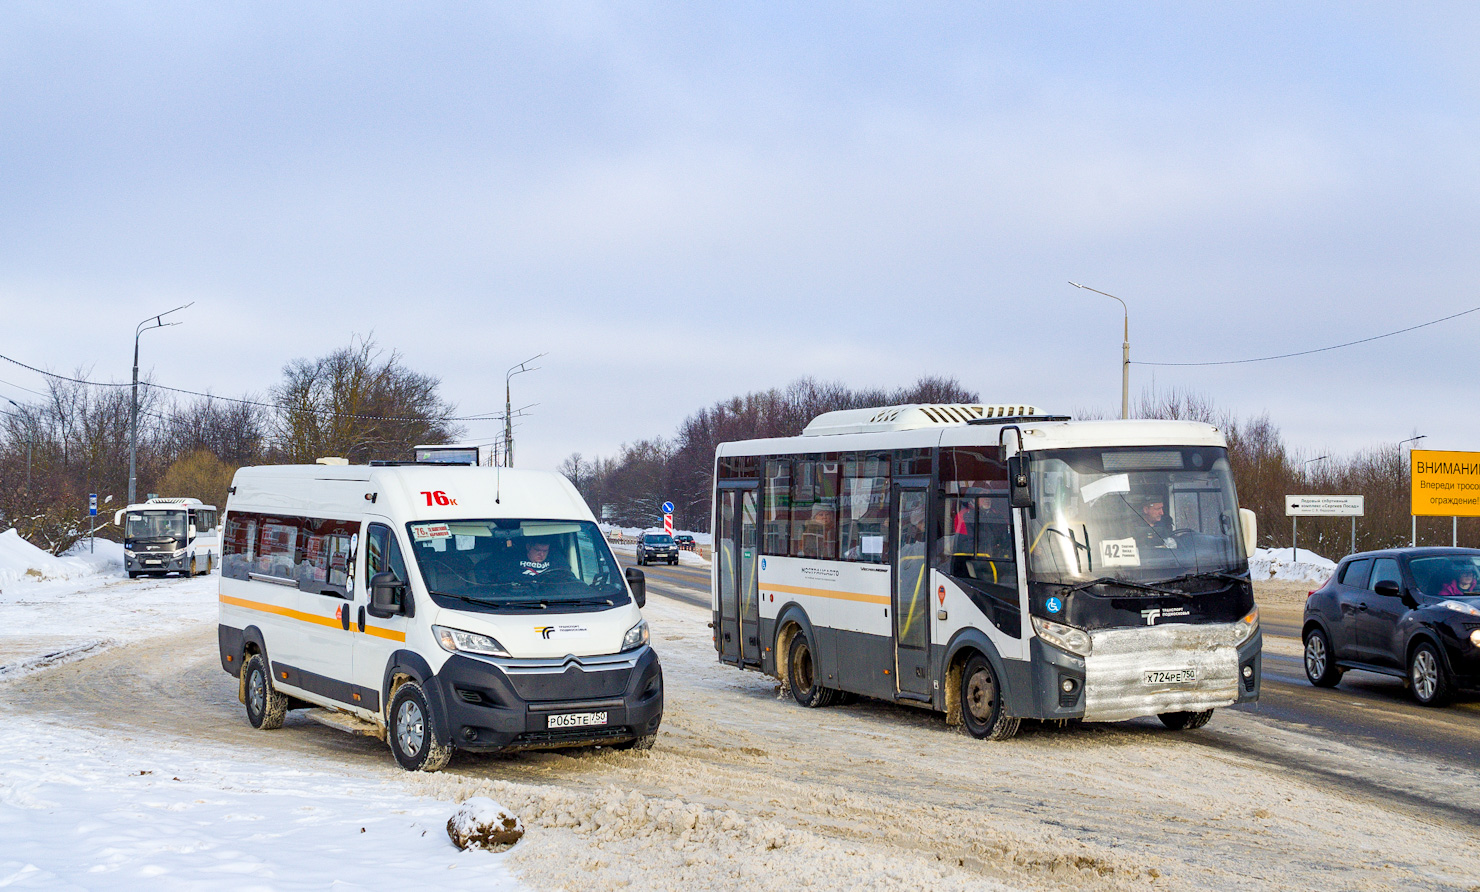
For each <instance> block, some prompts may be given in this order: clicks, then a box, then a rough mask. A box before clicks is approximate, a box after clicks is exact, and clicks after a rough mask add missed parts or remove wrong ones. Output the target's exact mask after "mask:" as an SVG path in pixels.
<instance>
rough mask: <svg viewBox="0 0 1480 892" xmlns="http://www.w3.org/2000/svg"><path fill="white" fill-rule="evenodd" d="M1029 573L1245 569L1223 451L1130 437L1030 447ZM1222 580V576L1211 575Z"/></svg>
mask: <svg viewBox="0 0 1480 892" xmlns="http://www.w3.org/2000/svg"><path fill="white" fill-rule="evenodd" d="M1028 467H1029V468H1030V469H1031V470H1030V473H1031V485H1032V489H1033V495H1034V502H1035V504H1034V509H1033V511H1032V519H1031V520H1030V522H1029V524H1028V531H1027V532H1028V536H1027V548H1028V572H1029V575H1030V577H1032V578H1033V579H1034V580H1036V581H1041V582H1050V583H1064V584H1071V585H1072V584H1079V583H1084V582H1089V581H1091V580H1095V579H1104V578H1110V579H1114V580H1124V581H1130V582H1137V583H1141V584H1154V583H1157V582H1167V581H1170V580H1174V579H1177V580H1181V579H1184V578H1186V577H1194V576H1199V575H1204V574H1206V575H1208V576H1209V577H1212V579H1210V582H1211V581H1215V580H1216V579H1217V577H1218V576H1219V575H1220V574H1227V575H1242V574H1244V573H1247V571H1248V557H1247V555H1245V554H1244V546H1243V537H1242V534H1241V532H1240V526H1239V519H1238V502H1237V499H1236V497H1235V495H1234V489H1233V477H1232V475H1231V474H1230V472H1229V468H1228V456H1227V451H1226V450H1225V449H1223V448H1220V447H1188V446H1136V447H1099V448H1083V449H1059V450H1053V451H1045V452H1039V453H1034V454H1031V455H1030V456H1029V463H1028ZM1217 584H1218V585H1220V586H1221V585H1225V584H1226V583H1217Z"/></svg>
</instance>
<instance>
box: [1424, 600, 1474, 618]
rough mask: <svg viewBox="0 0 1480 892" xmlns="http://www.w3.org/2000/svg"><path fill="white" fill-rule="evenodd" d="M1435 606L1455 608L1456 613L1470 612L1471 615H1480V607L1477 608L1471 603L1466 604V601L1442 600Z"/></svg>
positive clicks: (1448, 608)
mask: <svg viewBox="0 0 1480 892" xmlns="http://www.w3.org/2000/svg"><path fill="white" fill-rule="evenodd" d="M1434 606H1436V607H1443V608H1444V609H1446V610H1453V611H1455V612H1456V613H1468V614H1469V615H1470V616H1480V608H1476V607H1475V606H1474V605H1471V604H1466V603H1465V602H1464V601H1440V602H1439V603H1438V604H1436V605H1434Z"/></svg>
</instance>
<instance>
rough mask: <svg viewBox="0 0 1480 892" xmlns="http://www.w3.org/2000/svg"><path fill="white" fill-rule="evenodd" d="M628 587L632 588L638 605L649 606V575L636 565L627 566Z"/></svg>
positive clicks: (633, 596) (633, 598)
mask: <svg viewBox="0 0 1480 892" xmlns="http://www.w3.org/2000/svg"><path fill="white" fill-rule="evenodd" d="M627 587H628V588H630V589H632V600H634V601H636V602H637V606H638V607H646V606H647V575H646V574H644V573H643V572H642V571H641V570H639V569H637V568H636V567H628V568H627Z"/></svg>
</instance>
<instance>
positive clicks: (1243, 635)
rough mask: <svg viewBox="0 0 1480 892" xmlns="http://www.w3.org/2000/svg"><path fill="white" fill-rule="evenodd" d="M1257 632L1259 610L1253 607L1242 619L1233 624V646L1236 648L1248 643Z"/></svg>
mask: <svg viewBox="0 0 1480 892" xmlns="http://www.w3.org/2000/svg"><path fill="white" fill-rule="evenodd" d="M1257 631H1259V608H1258V607H1255V608H1254V609H1253V610H1250V611H1249V612H1248V613H1246V614H1245V615H1244V618H1243V619H1241V620H1239V621H1238V622H1236V623H1234V624H1233V641H1232V644H1233V646H1234V647H1238V646H1239V645H1241V644H1243V643H1244V642H1245V641H1248V640H1249V639H1250V638H1252V637H1254V633H1255V632H1257Z"/></svg>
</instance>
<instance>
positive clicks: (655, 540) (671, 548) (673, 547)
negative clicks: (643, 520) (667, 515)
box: [637, 533, 678, 565]
mask: <svg viewBox="0 0 1480 892" xmlns="http://www.w3.org/2000/svg"><path fill="white" fill-rule="evenodd" d="M653 561H667V562H668V563H670V564H676V563H678V545H677V543H675V542H674V541H673V537H672V536H670V535H668V534H667V533H643V534H642V535H641V536H638V537H637V563H638V564H639V565H646V564H649V563H652V562H653Z"/></svg>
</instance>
